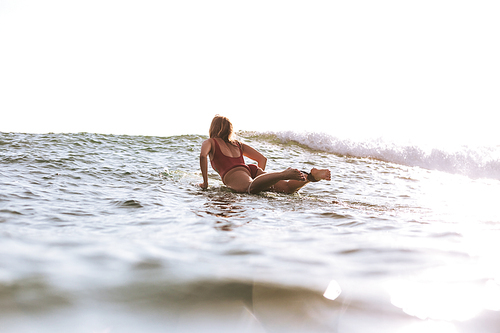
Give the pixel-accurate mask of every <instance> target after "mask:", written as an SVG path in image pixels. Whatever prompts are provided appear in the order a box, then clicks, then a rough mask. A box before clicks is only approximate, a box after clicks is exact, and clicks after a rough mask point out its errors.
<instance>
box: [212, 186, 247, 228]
mask: <svg viewBox="0 0 500 333" xmlns="http://www.w3.org/2000/svg"><path fill="white" fill-rule="evenodd" d="M240 201H241V199H240V198H239V197H238V196H235V195H234V194H233V193H216V194H214V195H211V196H209V197H207V201H206V202H205V204H204V205H203V206H204V208H205V209H204V211H203V213H205V214H208V215H210V216H214V217H216V221H215V226H214V228H216V229H217V230H221V231H231V230H233V229H234V228H237V227H240V226H241V225H243V224H245V223H249V221H248V216H247V214H245V212H246V209H245V208H244V207H243V206H241V205H240V204H239V202H240ZM245 220H246V221H245Z"/></svg>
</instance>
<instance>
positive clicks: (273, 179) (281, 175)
mask: <svg viewBox="0 0 500 333" xmlns="http://www.w3.org/2000/svg"><path fill="white" fill-rule="evenodd" d="M292 180H293V181H296V182H302V183H305V176H304V174H303V173H302V172H300V171H299V170H297V169H292V168H288V169H286V170H285V171H281V172H267V173H262V174H261V175H259V176H257V177H255V179H254V180H253V181H252V182H251V183H250V184H249V186H248V193H259V192H262V191H265V190H268V189H269V188H270V187H271V186H273V185H275V184H277V183H278V182H280V181H292ZM275 186H276V185H275Z"/></svg>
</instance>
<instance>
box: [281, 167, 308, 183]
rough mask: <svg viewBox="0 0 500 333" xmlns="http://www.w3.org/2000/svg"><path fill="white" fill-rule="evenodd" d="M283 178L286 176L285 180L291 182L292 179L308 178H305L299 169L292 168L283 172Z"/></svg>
mask: <svg viewBox="0 0 500 333" xmlns="http://www.w3.org/2000/svg"><path fill="white" fill-rule="evenodd" d="M283 176H284V178H283V179H284V180H290V179H293V180H302V181H304V180H306V177H305V176H304V174H303V173H302V172H300V171H299V170H297V169H292V168H288V169H286V170H285V171H283Z"/></svg>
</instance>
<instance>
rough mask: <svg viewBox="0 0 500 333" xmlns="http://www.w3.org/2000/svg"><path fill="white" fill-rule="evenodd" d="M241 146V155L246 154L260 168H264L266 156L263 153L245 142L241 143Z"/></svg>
mask: <svg viewBox="0 0 500 333" xmlns="http://www.w3.org/2000/svg"><path fill="white" fill-rule="evenodd" d="M241 146H242V147H243V148H242V149H243V156H246V157H248V158H250V159H252V160H254V161H255V162H257V165H258V166H259V168H261V169H262V170H265V169H266V163H267V158H266V157H265V156H264V155H262V154H261V153H259V152H258V151H257V150H255V149H253V148H252V147H250V146H249V145H247V144H244V143H242V144H241Z"/></svg>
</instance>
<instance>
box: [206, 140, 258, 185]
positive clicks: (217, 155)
mask: <svg viewBox="0 0 500 333" xmlns="http://www.w3.org/2000/svg"><path fill="white" fill-rule="evenodd" d="M213 141H214V142H215V152H214V154H213V156H212V158H211V159H210V164H212V168H214V170H215V171H217V172H218V173H219V175H220V176H221V178H222V180H224V176H225V175H226V173H228V172H229V170H231V169H234V168H236V167H244V168H247V170H248V171H249V172H250V176H251V177H252V178H255V177H256V176H257V166H256V165H255V164H250V165H246V164H245V160H244V159H243V150H242V149H241V145H240V144H239V143H238V148H239V149H240V156H239V157H229V156H226V155H224V154H223V153H222V151H221V150H220V147H219V143H218V142H217V140H216V139H214V140H213Z"/></svg>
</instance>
